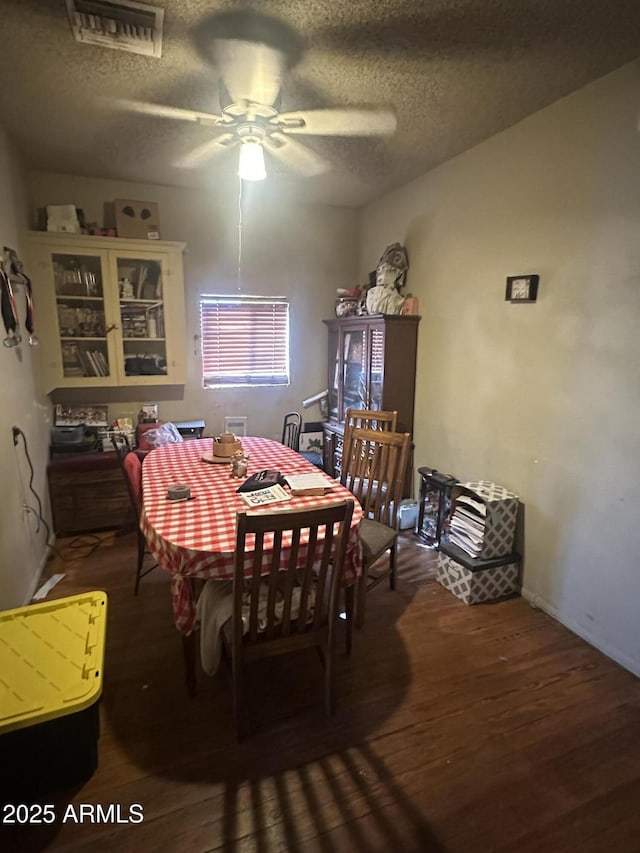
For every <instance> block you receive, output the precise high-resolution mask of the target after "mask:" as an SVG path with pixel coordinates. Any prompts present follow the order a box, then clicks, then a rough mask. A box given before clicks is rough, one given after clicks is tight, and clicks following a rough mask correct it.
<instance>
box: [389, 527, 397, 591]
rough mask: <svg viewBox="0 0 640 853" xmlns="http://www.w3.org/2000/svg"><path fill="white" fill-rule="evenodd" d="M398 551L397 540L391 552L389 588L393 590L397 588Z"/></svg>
mask: <svg viewBox="0 0 640 853" xmlns="http://www.w3.org/2000/svg"><path fill="white" fill-rule="evenodd" d="M397 550H398V540H397V539H395V540H394V542H393V545H392V546H391V550H390V551H389V586H390V588H391V589H395V588H396V553H397Z"/></svg>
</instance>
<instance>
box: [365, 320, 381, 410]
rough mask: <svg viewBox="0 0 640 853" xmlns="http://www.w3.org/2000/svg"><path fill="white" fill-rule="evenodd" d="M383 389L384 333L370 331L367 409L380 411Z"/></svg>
mask: <svg viewBox="0 0 640 853" xmlns="http://www.w3.org/2000/svg"><path fill="white" fill-rule="evenodd" d="M383 388H384V331H383V330H382V329H372V330H371V337H370V338H369V404H368V405H367V409H376V410H380V409H382V391H383Z"/></svg>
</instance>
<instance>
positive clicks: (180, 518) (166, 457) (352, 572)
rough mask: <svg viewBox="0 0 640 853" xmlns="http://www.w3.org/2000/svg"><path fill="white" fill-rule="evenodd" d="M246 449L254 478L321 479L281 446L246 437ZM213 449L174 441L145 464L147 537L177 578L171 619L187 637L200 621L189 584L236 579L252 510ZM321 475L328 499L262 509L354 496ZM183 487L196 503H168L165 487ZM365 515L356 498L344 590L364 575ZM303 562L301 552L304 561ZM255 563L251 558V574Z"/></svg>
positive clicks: (300, 499) (208, 442) (298, 499)
mask: <svg viewBox="0 0 640 853" xmlns="http://www.w3.org/2000/svg"><path fill="white" fill-rule="evenodd" d="M242 447H243V450H244V451H245V454H247V455H248V458H249V470H248V475H250V474H253V473H255V472H256V471H262V470H263V469H269V470H274V471H280V472H281V473H282V474H284V475H285V476H286V475H287V474H302V473H304V472H314V473H316V474H317V473H320V474H322V472H321V471H319V469H318V468H316V467H314V466H313V465H312V464H311V463H310V462H308V461H307V460H306V459H304V458H303V457H302V456H300V454H298V453H296V452H295V451H294V450H291V449H290V448H288V447H285V446H284V445H282V444H280V443H279V442H277V441H272V440H271V439H268V438H243V439H242ZM212 449H213V441H212V439H210V438H209V439H207V438H204V439H200V440H197V441H183V442H179V443H177V444H169V445H166V446H164V447H158V448H156V449H155V450H153V451H151V452H150V453H149V454H148V455H147V457H146V458H145V460H144V464H143V466H142V495H143V499H142V502H143V509H142V520H141V527H142V532H143V533H144V535H145V538H146V540H147V544H148V546H149V549H150V550H151V552H152V554H153V555H154V557H155V558H156V560H157V561H158V563H159V564H160V566H161V567H162V568H163V569H165V570H166V571H168V572H170V573H171V576H172V577H171V594H172V599H173V615H174V619H175V623H176V627H177V628H178V630H179V631H181V632H182V633H183V634H188V633H190V632H191V630H192V628H193V625H194V621H195V602H194V600H193V595H192V590H191V584H190V583H188V582H186V581H187V579H190V578H221V579H225V578H226V579H229V578H231V577H232V576H233V563H234V555H235V543H236V513H237V512H238V510H247V509H248V507H247V505H246V504H245V502H244V501H243V500H242V498H241V497H240V495H239V494H237V491H236V490H237V488H238V486H239V485H240V483H241V482H242V480H237V479H232V478H231V477H230V467H231V466H230V465H228V464H227V465H223V464H211V463H208V462H203V461H202V457H203V456H204V455H208V456H210V455H211V453H212ZM322 476H324V477H326V479H327V482H328V483H329V484H330V485H331V490H330V491H329V492H327V493H326V494H325V495H322V496H318V495H314V496H310V495H305V496H295V497H293V498H292V499H291V500H290V501H287V503H286V504H271V505H269V506H267V507H264V511H265V512H270V511H271V512H272V511H273V510H274V509H276V508H277V507H286V508H287V509H303V508H304V507H309V508H315V507H317V506H322V505H325V504H329V503H335V502H336V501H338V500H342V499H344V498H353V495H352V494H351V492H349V491H347V489H345V488H344V487H343V486H341V485H340V483H338V482H336V481H335V480H333V479H332V478H331V477H329V476H328V475H327V474H322ZM178 483H184V484H186V485H188V486H189V488H190V489H191V495H192V497H193V500H189V501H182V502H179V503H176V502H172V501H169V500H167V489H168V488H169V486H174V485H176V484H178ZM258 511H259V510H258ZM361 518H362V509H361V507H360V505H359V504H358V502H357V501H356V502H355V508H354V513H353V520H352V523H351V535H350V538H349V548H348V554H347V560H346V563H345V569H344V578H343V584H344V585H345V586H350V585H351V584H353V583H354V582H355V580H356V578H357V577H358V575H359V574H360V572H361V570H362V556H361V549H360V536H359V527H360V520H361ZM285 544H286V543H285ZM304 557H305V555H304V551H303V550H301V552H300V564H302V561H303V560H304ZM250 560H251V555H250V554H249V555H248V557H247V564H248V565H247V569H249V564H250Z"/></svg>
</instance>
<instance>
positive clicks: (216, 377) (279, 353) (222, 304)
mask: <svg viewBox="0 0 640 853" xmlns="http://www.w3.org/2000/svg"><path fill="white" fill-rule="evenodd" d="M200 331H201V336H202V337H201V340H202V382H203V386H204V387H205V388H211V387H215V386H220V385H226V386H229V385H288V384H289V303H288V302H287V300H286V299H280V298H275V299H274V298H266V297H265V298H263V297H259V296H214V295H203V296H201V297H200Z"/></svg>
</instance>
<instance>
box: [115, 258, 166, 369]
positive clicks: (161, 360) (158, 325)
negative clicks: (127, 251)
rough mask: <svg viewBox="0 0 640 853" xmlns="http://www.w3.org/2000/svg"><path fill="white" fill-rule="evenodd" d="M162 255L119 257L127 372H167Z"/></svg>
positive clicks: (123, 338)
mask: <svg viewBox="0 0 640 853" xmlns="http://www.w3.org/2000/svg"><path fill="white" fill-rule="evenodd" d="M162 265H163V261H162V259H161V258H159V257H158V258H150V257H146V258H139V257H135V256H134V255H129V256H126V257H125V256H124V255H123V254H121V253H119V254H118V256H117V258H116V268H117V278H118V297H119V300H118V302H119V306H120V328H121V330H122V338H121V341H122V344H121V346H122V362H123V364H124V373H125V376H160V375H164V376H166V374H167V342H166V337H165V310H164V294H163V286H164V284H163V275H162V273H163V269H162Z"/></svg>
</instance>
